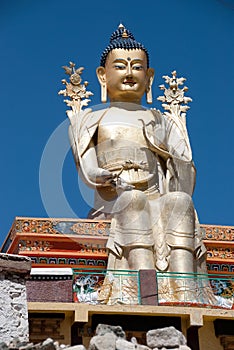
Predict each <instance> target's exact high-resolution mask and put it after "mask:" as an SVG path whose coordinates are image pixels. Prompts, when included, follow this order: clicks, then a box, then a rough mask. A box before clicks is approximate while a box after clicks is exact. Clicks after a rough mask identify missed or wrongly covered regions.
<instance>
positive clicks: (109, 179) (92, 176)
mask: <svg viewBox="0 0 234 350" xmlns="http://www.w3.org/2000/svg"><path fill="white" fill-rule="evenodd" d="M81 162H82V172H83V173H84V172H85V178H86V177H88V179H89V180H90V181H91V182H92V183H93V184H97V185H98V186H100V185H101V186H111V185H113V180H114V176H113V175H112V173H111V172H110V171H108V170H105V169H102V168H100V167H99V166H98V162H97V155H96V151H95V145H94V143H93V141H91V142H90V145H89V148H88V149H87V150H86V152H85V153H84V154H83V156H82V158H81ZM83 175H84V174H83Z"/></svg>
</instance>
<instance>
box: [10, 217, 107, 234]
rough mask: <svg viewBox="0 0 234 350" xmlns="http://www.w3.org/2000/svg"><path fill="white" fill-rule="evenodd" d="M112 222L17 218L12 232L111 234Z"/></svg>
mask: <svg viewBox="0 0 234 350" xmlns="http://www.w3.org/2000/svg"><path fill="white" fill-rule="evenodd" d="M109 228H110V222H109V221H108V222H106V221H93V220H90V221H89V220H76V221H75V220H74V221H73V220H71V221H63V220H56V219H29V218H27V219H25V220H24V219H16V221H15V224H14V226H13V227H12V233H14V232H16V233H27V232H30V233H39V234H41V233H45V234H68V235H69V234H76V235H77V234H79V235H88V236H94V235H101V236H108V235H109Z"/></svg>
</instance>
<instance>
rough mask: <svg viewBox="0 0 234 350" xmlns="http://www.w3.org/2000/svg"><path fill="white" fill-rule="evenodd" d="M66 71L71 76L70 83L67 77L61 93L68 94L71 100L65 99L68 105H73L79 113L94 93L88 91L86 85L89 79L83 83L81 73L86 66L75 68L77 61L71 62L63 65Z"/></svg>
mask: <svg viewBox="0 0 234 350" xmlns="http://www.w3.org/2000/svg"><path fill="white" fill-rule="evenodd" d="M62 68H64V70H65V73H66V74H67V75H69V76H70V78H69V79H70V83H68V82H67V81H66V79H63V80H62V83H63V84H64V85H66V89H65V90H60V91H59V92H58V94H59V95H63V96H67V97H69V98H70V100H64V102H65V103H66V104H67V106H69V107H71V108H72V110H73V112H74V113H79V112H80V111H81V109H82V107H83V106H87V105H88V103H89V102H90V101H91V100H90V99H89V97H90V96H92V95H93V93H92V92H91V91H86V86H87V85H88V82H87V81H84V84H81V82H82V79H81V74H82V72H83V70H84V67H79V68H77V69H75V63H73V62H69V67H68V66H63V67H62Z"/></svg>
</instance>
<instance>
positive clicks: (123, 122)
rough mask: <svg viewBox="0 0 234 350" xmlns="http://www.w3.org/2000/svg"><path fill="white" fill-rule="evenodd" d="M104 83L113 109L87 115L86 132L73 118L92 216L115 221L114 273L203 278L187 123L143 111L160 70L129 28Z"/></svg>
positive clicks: (104, 67)
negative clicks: (147, 272) (90, 190)
mask: <svg viewBox="0 0 234 350" xmlns="http://www.w3.org/2000/svg"><path fill="white" fill-rule="evenodd" d="M97 77H98V80H99V82H100V85H101V100H102V102H104V103H105V102H107V97H108V98H109V100H110V104H109V105H108V106H106V105H105V108H103V109H98V110H95V109H93V110H92V109H90V108H87V109H85V110H84V111H82V112H81V114H80V117H79V118H80V121H79V123H78V124H79V125H77V121H76V120H75V117H74V116H73V115H72V112H71V113H70V115H68V116H69V119H70V122H71V125H70V129H69V136H70V142H71V146H72V150H73V154H74V158H75V161H76V164H77V167H78V169H79V170H80V173H81V176H82V178H83V179H84V181H85V182H86V183H87V184H88V185H89V186H91V187H93V188H94V189H95V203H94V208H93V210H92V211H91V212H90V214H89V217H90V218H93V219H94V218H98V219H111V229H110V236H109V239H108V242H107V248H108V249H109V258H108V269H113V270H123V269H132V270H139V269H156V270H157V271H161V272H164V271H167V272H180V273H194V272H197V271H199V264H200V262H201V260H202V257H203V261H204V253H205V248H204V246H203V244H202V241H201V240H200V237H199V235H200V228H199V223H198V221H197V218H196V213H195V210H194V206H193V202H192V199H191V195H192V192H193V189H194V184H195V168H194V164H193V161H192V159H191V149H190V144H189V141H188V137H187V134H186V132H185V129H184V127H183V125H182V122H180V120H175V118H173V117H170V115H169V113H164V114H162V113H161V112H160V111H158V110H156V109H147V108H145V107H143V106H142V105H141V100H142V97H143V96H144V94H146V100H147V102H148V103H152V93H151V87H152V83H153V79H154V70H153V69H152V68H150V67H149V55H148V52H147V50H146V49H145V47H144V46H143V45H142V44H141V43H139V42H137V41H136V40H135V38H134V36H133V34H132V33H131V32H130V31H129V30H127V29H126V28H125V27H124V26H123V25H120V26H119V27H118V29H117V30H116V31H115V32H114V33H113V34H112V36H111V39H110V43H109V45H108V46H107V47H106V49H105V50H104V52H103V54H102V57H101V65H100V67H98V68H97ZM174 78H175V76H174ZM174 81H175V79H174ZM172 82H173V81H172ZM173 84H174V83H173ZM173 84H171V89H172V90H173V89H174V87H173V86H174V85H173ZM199 259H200V260H199Z"/></svg>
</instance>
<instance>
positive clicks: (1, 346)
mask: <svg viewBox="0 0 234 350" xmlns="http://www.w3.org/2000/svg"><path fill="white" fill-rule="evenodd" d="M0 350H8V346H7V345H6V343H4V342H0Z"/></svg>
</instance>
